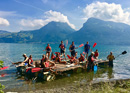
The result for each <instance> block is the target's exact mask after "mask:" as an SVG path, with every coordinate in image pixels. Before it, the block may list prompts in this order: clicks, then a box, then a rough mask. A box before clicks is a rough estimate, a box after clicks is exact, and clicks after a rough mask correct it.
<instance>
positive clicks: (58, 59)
mask: <svg viewBox="0 0 130 93" xmlns="http://www.w3.org/2000/svg"><path fill="white" fill-rule="evenodd" d="M61 60H62V58H61V57H60V54H59V53H57V54H56V58H55V63H56V62H59V63H62V64H66V63H67V62H66V61H61Z"/></svg>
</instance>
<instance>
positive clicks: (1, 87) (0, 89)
mask: <svg viewBox="0 0 130 93" xmlns="http://www.w3.org/2000/svg"><path fill="white" fill-rule="evenodd" d="M3 63H4V62H3V61H1V60H0V68H1V67H3ZM4 88H5V86H4V85H2V84H0V93H4V91H3V89H4Z"/></svg>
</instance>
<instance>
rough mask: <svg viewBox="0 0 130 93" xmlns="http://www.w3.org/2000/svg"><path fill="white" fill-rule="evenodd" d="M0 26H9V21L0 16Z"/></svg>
mask: <svg viewBox="0 0 130 93" xmlns="http://www.w3.org/2000/svg"><path fill="white" fill-rule="evenodd" d="M0 26H9V21H8V20H7V19H4V18H1V17H0Z"/></svg>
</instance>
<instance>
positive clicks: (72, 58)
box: [70, 56, 78, 65]
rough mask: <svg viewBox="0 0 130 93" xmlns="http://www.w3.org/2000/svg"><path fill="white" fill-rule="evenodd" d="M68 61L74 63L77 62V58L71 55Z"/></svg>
mask: <svg viewBox="0 0 130 93" xmlns="http://www.w3.org/2000/svg"><path fill="white" fill-rule="evenodd" d="M70 63H71V64H72V63H74V64H75V65H77V64H78V60H77V59H76V58H75V56H71V59H70Z"/></svg>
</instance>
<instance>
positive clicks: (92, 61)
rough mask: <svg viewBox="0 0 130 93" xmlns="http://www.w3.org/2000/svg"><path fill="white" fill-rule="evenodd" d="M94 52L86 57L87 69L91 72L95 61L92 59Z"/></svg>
mask: <svg viewBox="0 0 130 93" xmlns="http://www.w3.org/2000/svg"><path fill="white" fill-rule="evenodd" d="M93 56H94V52H92V53H91V55H90V56H89V57H88V66H87V67H88V69H89V70H90V71H91V70H92V71H93V70H94V61H95V59H94V57H93Z"/></svg>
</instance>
